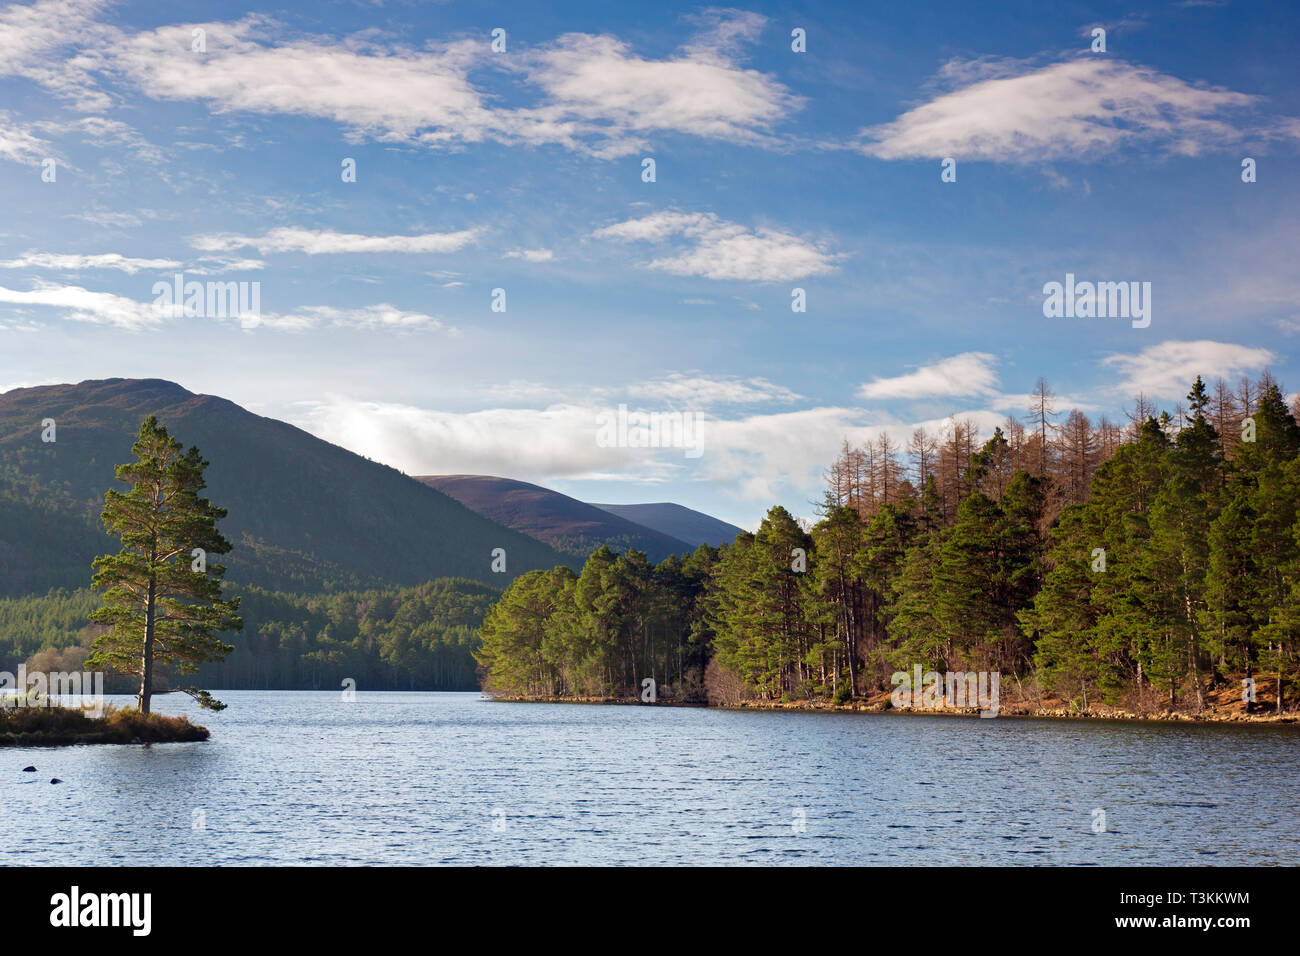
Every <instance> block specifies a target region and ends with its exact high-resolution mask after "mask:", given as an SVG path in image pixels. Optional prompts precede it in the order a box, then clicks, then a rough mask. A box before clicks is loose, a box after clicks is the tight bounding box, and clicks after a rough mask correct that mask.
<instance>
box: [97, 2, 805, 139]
mask: <svg viewBox="0 0 1300 956" xmlns="http://www.w3.org/2000/svg"><path fill="white" fill-rule="evenodd" d="M706 19H707V20H708V23H707V31H706V33H705V35H704V36H703V37H700V38H697V40H696V41H695V42H693V43H691V44H688V46H687V47H686V48H685V49H684V50H683V52H682V54H681V55H679V56H676V57H670V58H667V59H663V60H650V59H646V58H643V57H640V56H638V55H636V54H635V53H633V52H631V50H630V49H629V47H628V45H627V44H626V43H624V42H623V41H620V40H619V39H617V38H616V37H612V36H607V35H601V36H595V35H590V34H578V33H574V34H566V35H564V36H561V37H559V38H557V39H556V40H555V41H554V42H552V43H550V44H545V45H542V46H539V47H537V48H534V49H528V48H526V47H520V46H517V45H515V46H512V48H511V56H510V58H509V59H507V58H505V57H501V56H500V55H497V54H493V53H492V52H491V51H490V48H489V44H488V41H487V40H486V39H478V38H475V39H464V40H458V41H455V42H450V43H446V44H443V45H441V46H432V45H431V46H430V48H428V49H425V50H412V49H409V48H405V47H397V46H392V47H384V46H383V45H381V44H379V43H377V42H375V41H373V40H371V39H368V38H367V39H364V40H362V39H356V38H353V39H349V40H345V41H329V40H324V39H294V40H287V41H284V42H278V43H277V42H275V41H274V40H268V39H267V38H268V37H271V36H273V35H274V34H275V32H276V29H277V28H276V25H275V24H274V23H273V22H272V21H271V20H269V19H267V18H264V17H260V16H249V17H246V18H244V19H242V20H240V21H238V22H234V23H205V24H200V26H202V28H203V29H204V30H205V31H206V32H207V37H206V43H207V52H206V53H205V54H204V55H203V56H195V55H194V54H193V53H191V51H190V43H191V30H192V29H193V25H188V24H187V25H176V26H169V27H163V28H160V29H157V30H151V31H145V32H142V33H139V34H136V35H134V36H129V37H124V38H122V40H121V42H120V43H118V44H116V45H115V46H114V49H113V50H112V52H111V54H108V55H107V56H108V57H109V58H110V59H111V61H112V63H113V65H114V67H115V68H116V69H117V70H118V71H120V72H122V73H123V74H125V75H126V76H127V77H129V78H130V79H131V80H132V81H133V82H134V83H135V84H137V85H138V86H139V87H140V88H141V89H142V90H143V91H144V92H145V93H146V94H147V95H149V96H151V97H153V98H155V99H165V100H202V101H205V102H207V103H208V104H209V105H210V108H211V109H212V110H213V111H214V112H218V113H221V112H229V111H246V112H253V113H261V114H268V115H270V114H294V115H301V116H311V117H319V118H323V119H328V120H332V121H334V122H337V123H340V124H342V125H344V126H346V127H348V128H349V129H350V130H351V131H352V133H353V135H354V136H355V137H357V138H363V137H369V138H373V139H375V140H379V141H383V142H407V143H421V144H425V145H431V146H439V145H456V144H460V143H477V142H483V141H485V140H495V141H497V142H503V143H522V144H529V145H540V144H546V143H552V144H559V145H562V146H565V147H567V148H570V149H583V150H586V151H588V152H591V153H593V154H595V155H597V156H602V157H613V156H622V155H627V154H628V153H630V152H632V151H634V150H636V149H638V148H640V147H641V145H642V143H643V141H644V137H645V135H646V134H649V133H653V132H658V131H670V130H675V131H680V132H684V133H687V134H691V135H696V136H701V137H707V138H712V139H725V140H730V141H735V142H745V143H754V144H770V143H772V142H773V140H772V137H771V133H770V129H771V127H772V126H773V124H775V123H776V122H777V121H778V120H780V119H782V118H783V117H784V116H786V115H787V114H788V113H790V112H792V111H793V110H795V109H797V108H798V107H799V105H800V103H801V100H800V99H799V98H798V97H795V96H794V95H792V94H791V93H790V92H789V91H788V90H787V89H786V88H785V87H784V86H783V85H782V84H781V83H779V82H778V81H776V80H775V79H773V78H771V77H769V76H767V75H765V74H763V73H760V72H758V71H756V70H751V69H746V68H744V67H743V66H741V65H740V64H739V62H738V61H737V59H736V57H737V55H738V52H739V46H740V44H741V42H742V41H752V39H753V38H754V37H756V35H757V30H758V29H759V28H761V25H762V22H763V20H762V18H761V17H757V16H756V15H754V14H739V13H735V14H733V13H730V12H728V13H726V14H719V15H715V16H712V17H710V18H706ZM511 42H512V44H514V43H515V42H516V41H514V40H513V39H512V40H511ZM488 69H492V70H496V71H506V72H507V73H512V74H513V75H514V76H516V77H518V78H519V79H520V80H521V83H520V84H519V85H520V87H521V92H524V93H525V94H527V93H533V94H535V95H536V94H540V100H539V102H538V103H537V104H536V105H532V106H526V107H520V108H504V107H496V106H494V105H492V102H491V101H490V100H489V99H488V98H487V97H486V96H484V95H483V94H482V93H481V92H480V90H479V89H478V88H477V87H476V86H475V85H474V84H473V83H472V82H471V81H470V74H471V73H472V72H474V71H476V70H488ZM268 78H273V80H268Z"/></svg>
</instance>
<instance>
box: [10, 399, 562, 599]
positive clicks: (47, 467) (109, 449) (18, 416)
mask: <svg viewBox="0 0 1300 956" xmlns="http://www.w3.org/2000/svg"><path fill="white" fill-rule="evenodd" d="M151 413H153V414H156V415H157V416H158V418H159V420H160V421H161V422H162V424H163V425H164V426H165V427H166V428H167V429H168V431H170V432H171V434H172V435H173V436H174V437H176V438H177V439H178V440H179V441H180V442H181V443H182V444H183V445H184V446H185V447H189V446H190V445H197V446H198V447H199V450H200V451H201V452H202V454H203V457H204V458H206V459H208V460H209V461H210V462H211V463H212V464H211V466H210V467H209V468H208V471H207V478H208V488H207V490H206V492H205V494H206V495H207V496H208V497H209V498H210V499H211V500H212V502H213V503H214V504H217V505H220V506H221V507H224V508H226V509H228V510H229V516H228V517H227V518H226V519H225V520H224V521H222V522H220V528H221V530H222V531H223V532H224V533H225V535H226V537H227V538H228V539H229V540H230V542H231V543H232V544H233V545H234V551H233V552H232V553H231V554H230V555H228V556H227V558H225V559H224V563H225V564H226V565H227V567H228V568H229V573H228V574H227V578H228V580H231V581H238V582H242V583H247V584H255V585H258V586H261V587H264V588H273V589H274V588H278V589H288V590H309V591H310V590H337V589H341V588H359V587H378V586H412V585H416V584H420V583H423V582H425V581H429V580H431V579H433V578H440V577H464V578H473V579H476V580H479V581H483V582H485V583H488V584H492V585H495V586H498V587H500V586H504V585H505V584H506V583H508V581H509V579H511V578H513V577H514V576H515V575H518V574H522V573H523V572H525V571H529V570H533V569H537V568H551V567H554V566H555V565H557V564H571V565H578V566H580V563H579V562H576V561H574V560H573V559H571V558H567V557H565V556H563V555H561V554H559V553H558V552H557V551H555V550H554V549H552V548H550V547H549V546H547V545H546V544H544V543H542V542H540V541H538V540H536V539H534V538H531V537H529V536H527V535H525V534H521V533H520V532H518V531H513V530H510V529H509V528H505V527H502V526H501V525H499V524H494V523H492V522H491V521H489V520H488V519H486V518H484V517H483V516H482V515H480V514H477V513H476V512H474V511H472V510H471V509H469V508H467V507H465V506H464V505H462V504H461V503H460V502H458V501H456V500H454V499H453V498H450V497H448V496H447V495H444V494H442V493H441V492H439V491H437V490H436V489H434V488H431V487H429V486H427V485H425V484H422V483H420V482H419V481H416V480H415V479H413V478H411V477H409V476H407V475H404V474H402V473H401V472H399V471H397V470H396V469H394V468H389V467H388V466H386V465H381V464H379V463H377V462H373V461H370V460H369V459H366V458H362V457H361V456H359V455H355V454H353V453H352V452H350V451H346V450H345V449H342V448H339V447H338V446H336V445H331V444H329V443H328V442H325V441H322V440H320V439H319V438H316V437H314V436H312V435H310V434H308V433H307V432H305V431H302V430H301V429H299V428H295V427H294V426H292V425H288V424H286V423H284V422H281V421H276V420H275V419H271V418H263V417H262V416H260V415H255V414H253V413H251V412H249V411H246V410H245V409H243V408H240V407H239V406H238V405H236V404H234V403H233V402H230V401H227V400H225V399H222V398H217V397H214V396H211V395H196V394H194V393H192V392H189V391H187V390H186V389H184V388H182V387H181V386H180V385H177V384H175V383H173V382H167V381H162V380H159V379H120V378H117V379H105V380H102V381H87V382H82V383H80V384H78V385H50V386H42V387H38V388H19V389H13V390H12V391H9V392H6V393H4V394H3V395H0V595H6V594H23V593H33V592H43V591H45V590H47V589H49V588H51V587H84V586H85V585H86V584H87V583H88V582H89V578H90V561H91V559H92V558H93V557H94V556H96V555H98V554H103V553H107V552H110V551H115V550H117V547H118V545H117V544H116V543H115V541H114V540H113V539H110V538H109V537H107V536H106V535H105V534H104V532H103V530H102V527H101V526H100V523H99V513H100V511H101V510H102V508H103V503H104V492H105V491H106V490H107V489H109V488H111V487H115V486H117V483H116V481H115V479H114V466H116V465H118V464H121V463H123V462H126V461H128V460H130V458H131V457H132V456H131V445H132V443H133V441H134V439H135V436H136V434H137V432H138V431H139V427H140V422H141V421H142V420H143V419H144V418H145V417H146V416H148V415H149V414H151ZM47 419H53V420H54V422H55V428H56V431H55V433H54V438H55V440H54V441H53V442H49V443H47V442H44V441H42V429H43V427H44V426H43V425H42V422H43V421H44V420H47ZM119 487H122V488H124V487H125V486H119ZM494 548H504V549H505V552H506V573H493V572H492V570H491V563H492V550H493V549H494Z"/></svg>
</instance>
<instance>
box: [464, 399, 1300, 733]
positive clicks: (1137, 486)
mask: <svg viewBox="0 0 1300 956" xmlns="http://www.w3.org/2000/svg"><path fill="white" fill-rule="evenodd" d="M1298 405H1300V403H1298ZM1297 414H1300V408H1291V409H1289V408H1288V407H1287V405H1286V402H1285V399H1284V398H1283V392H1282V390H1281V388H1280V386H1279V385H1278V384H1277V383H1276V382H1274V381H1273V380H1272V379H1271V377H1270V376H1268V375H1265V376H1264V377H1263V378H1262V379H1261V380H1260V381H1258V382H1252V381H1249V380H1244V381H1243V382H1242V383H1241V384H1240V386H1239V387H1238V388H1237V389H1232V388H1230V387H1229V386H1228V385H1226V384H1225V383H1223V382H1219V383H1217V384H1216V386H1215V388H1214V389H1213V390H1212V391H1211V390H1209V389H1207V387H1206V385H1205V384H1204V382H1203V381H1202V380H1201V379H1200V378H1197V379H1196V381H1195V383H1194V385H1193V386H1192V388H1191V391H1190V392H1189V394H1188V396H1187V401H1186V404H1185V405H1183V404H1179V405H1178V406H1177V407H1176V408H1174V409H1173V410H1172V411H1164V412H1160V413H1159V414H1157V413H1156V409H1155V408H1154V407H1153V406H1152V404H1151V403H1150V402H1149V401H1148V400H1147V399H1146V398H1145V397H1144V396H1138V398H1137V399H1136V401H1135V402H1134V406H1133V408H1132V409H1131V410H1130V411H1129V412H1127V413H1126V418H1127V421H1125V422H1123V423H1116V422H1112V421H1109V420H1107V419H1106V418H1104V417H1103V418H1101V419H1100V420H1099V421H1098V422H1096V423H1094V422H1092V421H1091V420H1090V419H1089V418H1088V416H1087V415H1085V414H1084V413H1083V412H1081V411H1079V410H1077V409H1075V410H1071V411H1070V412H1069V413H1068V414H1066V415H1064V416H1062V415H1061V414H1059V413H1058V411H1057V409H1056V407H1055V403H1054V395H1053V393H1052V391H1051V389H1050V388H1049V387H1048V385H1047V383H1046V382H1044V381H1043V380H1042V379H1040V380H1039V382H1038V383H1037V385H1036V387H1035V391H1034V394H1033V397H1032V407H1031V408H1030V409H1029V414H1028V415H1027V416H1026V417H1024V418H1015V417H1009V418H1008V419H1007V421H1006V422H1005V423H1004V424H1003V425H1002V426H1001V427H999V428H997V429H995V430H994V433H993V434H992V436H991V437H989V438H988V439H987V440H986V441H983V442H982V443H980V442H979V441H978V438H977V429H976V427H975V425H974V424H973V423H972V422H970V421H965V420H961V419H952V420H950V421H949V422H948V424H947V427H946V428H945V429H943V431H942V432H941V433H940V434H931V433H928V432H927V431H926V430H924V429H918V430H916V431H915V433H914V434H913V435H912V436H911V439H910V441H909V442H908V443H907V446H906V448H901V447H898V446H896V445H895V444H894V443H893V442H892V441H891V440H890V438H889V437H888V436H887V435H883V434H882V435H881V436H880V438H879V439H878V440H876V441H873V442H871V443H869V444H867V445H865V446H864V447H851V446H850V445H849V444H848V443H846V444H845V447H844V449H843V452H842V454H841V455H840V457H839V458H838V460H837V461H835V462H834V463H833V464H832V465H831V466H830V468H829V469H828V470H827V472H826V479H827V481H826V484H827V487H826V492H825V499H824V501H823V502H821V505H820V508H819V513H820V520H819V521H817V522H816V523H815V524H813V525H812V526H811V527H809V526H808V524H807V523H806V522H805V523H800V522H799V521H796V519H795V518H794V517H793V516H792V515H791V514H790V512H789V511H787V510H786V509H785V508H782V507H774V508H772V509H771V510H770V511H769V512H768V513H767V515H766V517H765V518H764V519H763V521H762V524H761V526H760V527H759V529H758V530H757V532H755V533H753V534H748V533H746V534H743V535H741V536H739V537H738V538H737V539H736V541H735V542H734V543H733V544H731V545H726V546H723V547H721V548H710V547H707V546H703V547H700V548H699V549H698V550H697V551H696V552H695V553H694V554H693V555H690V556H689V557H687V558H685V559H681V558H675V557H674V558H670V559H668V560H666V561H664V562H662V563H660V564H659V565H657V566H652V565H650V564H649V563H648V562H647V561H646V559H645V557H644V555H642V554H640V553H639V552H636V551H632V552H629V553H627V554H623V555H615V554H613V553H611V552H610V551H608V550H607V549H604V548H602V549H601V550H599V551H597V552H596V553H595V554H593V555H592V556H591V557H590V558H589V559H588V561H587V562H586V565H585V566H584V567H583V569H582V571H581V573H575V572H574V571H572V570H571V569H569V568H564V567H558V568H555V569H554V570H552V571H533V572H530V573H528V574H526V575H524V576H522V577H520V578H519V579H517V580H516V581H515V582H514V583H513V584H512V585H511V587H510V588H509V589H508V590H507V591H506V593H505V594H504V595H503V596H502V598H501V600H500V602H499V603H497V604H496V605H495V606H494V607H493V608H492V609H491V611H490V612H489V614H488V616H487V619H486V620H485V622H484V624H483V626H482V628H481V636H482V647H481V648H480V650H479V651H478V653H477V657H478V659H479V661H480V662H481V664H482V665H483V669H484V673H485V686H486V687H487V688H488V689H489V690H492V691H493V692H496V693H499V694H503V695H517V696H527V697H568V696H573V697H614V698H622V699H632V698H636V697H638V696H640V695H641V693H642V688H643V687H644V686H645V685H644V681H645V679H646V678H651V679H653V680H654V681H655V686H656V690H657V696H658V697H661V698H667V699H676V700H680V701H694V702H703V701H709V702H713V703H723V704H731V703H738V702H740V701H743V700H746V699H752V700H758V701H777V700H781V701H804V700H809V699H819V698H830V699H833V700H835V701H836V702H841V703H843V702H845V701H848V700H850V699H851V698H862V697H869V696H872V695H875V694H878V693H882V692H886V691H888V690H889V689H890V687H891V682H890V675H891V674H892V673H893V672H896V671H899V670H910V669H911V668H912V667H913V666H914V665H917V664H919V665H921V666H922V667H923V668H926V669H927V670H929V669H934V670H937V671H944V670H962V671H980V670H987V671H996V672H1000V673H1001V674H1002V686H1003V688H1004V694H1005V693H1006V689H1007V688H1010V689H1011V690H1012V692H1013V693H1018V694H1020V695H1021V696H1022V698H1023V699H1034V700H1038V701H1044V700H1048V699H1055V700H1056V701H1059V702H1064V703H1065V704H1066V706H1068V707H1069V708H1071V709H1074V710H1081V711H1087V710H1091V709H1093V708H1094V707H1095V706H1096V705H1097V704H1100V703H1105V704H1112V705H1122V706H1125V707H1128V708H1131V709H1133V710H1137V711H1142V712H1158V711H1164V710H1180V711H1193V712H1195V711H1200V710H1203V709H1204V708H1205V707H1206V705H1207V698H1208V696H1209V695H1210V694H1212V693H1214V692H1216V691H1222V690H1224V689H1226V688H1231V689H1232V692H1233V694H1234V695H1235V696H1236V699H1237V700H1240V699H1241V697H1242V692H1241V682H1242V680H1244V679H1245V678H1253V679H1254V680H1255V681H1256V683H1257V685H1258V699H1259V704H1258V708H1259V709H1263V708H1265V707H1266V706H1267V707H1268V708H1269V709H1273V710H1282V709H1284V708H1292V707H1294V706H1295V703H1296V696H1297V678H1298V677H1300V655H1298V653H1297V652H1298V651H1300V521H1298V520H1297V501H1298V500H1300V429H1298V428H1297V425H1296V416H1297ZM1266 701H1267V704H1266Z"/></svg>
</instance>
